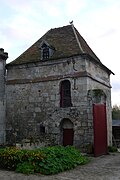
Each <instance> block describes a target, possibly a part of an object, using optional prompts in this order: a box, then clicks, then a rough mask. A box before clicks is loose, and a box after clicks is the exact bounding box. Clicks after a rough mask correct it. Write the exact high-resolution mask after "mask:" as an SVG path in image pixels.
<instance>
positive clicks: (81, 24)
mask: <svg viewBox="0 0 120 180" xmlns="http://www.w3.org/2000/svg"><path fill="white" fill-rule="evenodd" d="M71 20H73V23H74V26H75V27H76V28H77V30H78V31H79V32H80V34H81V35H82V36H83V37H84V39H85V40H86V41H87V43H88V44H89V46H90V47H91V48H92V50H93V51H94V52H95V54H96V55H97V56H98V57H99V59H100V60H101V62H102V63H103V64H104V65H105V66H107V67H108V68H109V69H110V70H112V71H113V72H114V73H115V75H114V76H113V75H111V85H112V105H115V104H117V105H120V70H119V69H120V42H119V41H120V0H0V48H4V50H5V51H6V52H8V54H9V59H8V60H7V62H10V61H12V60H14V59H15V58H17V57H18V56H19V55H20V54H21V53H23V52H24V51H25V50H26V49H27V48H28V47H30V46H31V45H32V44H33V43H34V42H36V41H37V40H38V39H39V38H40V37H41V36H42V35H43V34H45V33H46V31H48V30H49V29H51V28H55V27H62V26H65V25H68V24H69V21H71Z"/></svg>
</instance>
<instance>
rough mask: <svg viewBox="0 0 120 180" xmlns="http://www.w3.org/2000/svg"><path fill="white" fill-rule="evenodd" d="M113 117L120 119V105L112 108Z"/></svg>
mask: <svg viewBox="0 0 120 180" xmlns="http://www.w3.org/2000/svg"><path fill="white" fill-rule="evenodd" d="M112 119H115V120H118V119H120V106H117V105H114V106H113V108H112Z"/></svg>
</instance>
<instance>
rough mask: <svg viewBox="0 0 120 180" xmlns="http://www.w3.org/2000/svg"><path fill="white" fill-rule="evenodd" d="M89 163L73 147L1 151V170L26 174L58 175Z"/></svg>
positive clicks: (7, 149) (6, 149) (8, 149)
mask: <svg viewBox="0 0 120 180" xmlns="http://www.w3.org/2000/svg"><path fill="white" fill-rule="evenodd" d="M88 162H89V159H88V158H87V157H85V156H82V155H81V153H80V151H79V150H78V149H76V148H75V147H73V146H67V147H63V146H53V147H47V148H40V149H37V150H19V149H16V148H5V149H0V168H4V169H10V170H16V172H21V173H25V174H31V173H41V174H46V175H48V174H56V173H59V172H62V171H65V170H69V169H72V168H74V167H76V166H77V165H82V164H86V163H88Z"/></svg>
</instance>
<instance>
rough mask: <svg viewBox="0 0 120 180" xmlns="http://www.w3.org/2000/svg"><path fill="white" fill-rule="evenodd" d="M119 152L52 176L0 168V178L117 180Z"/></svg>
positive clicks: (14, 179)
mask: <svg viewBox="0 0 120 180" xmlns="http://www.w3.org/2000/svg"><path fill="white" fill-rule="evenodd" d="M119 179H120V153H111V154H110V155H104V156H101V157H97V158H92V159H91V162H90V163H89V164H87V165H84V166H78V167H76V168H75V169H73V170H70V171H66V172H63V173H59V174H57V175H52V176H44V175H40V174H36V175H29V176H26V175H23V174H18V173H15V172H11V171H3V170H0V180H119Z"/></svg>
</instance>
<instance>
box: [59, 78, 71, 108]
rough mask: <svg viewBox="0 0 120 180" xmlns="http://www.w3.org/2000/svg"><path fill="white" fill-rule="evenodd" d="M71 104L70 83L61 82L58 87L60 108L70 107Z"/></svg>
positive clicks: (66, 81)
mask: <svg viewBox="0 0 120 180" xmlns="http://www.w3.org/2000/svg"><path fill="white" fill-rule="evenodd" d="M70 106H72V103H71V85H70V81H68V80H65V81H62V82H61V87H60V107H70Z"/></svg>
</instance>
